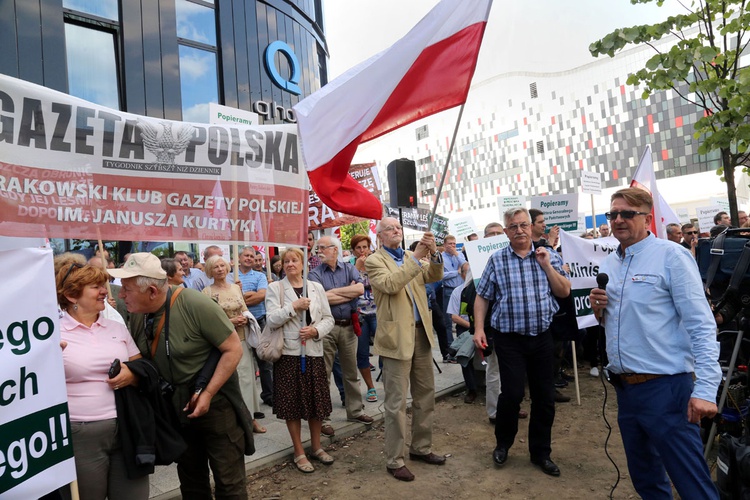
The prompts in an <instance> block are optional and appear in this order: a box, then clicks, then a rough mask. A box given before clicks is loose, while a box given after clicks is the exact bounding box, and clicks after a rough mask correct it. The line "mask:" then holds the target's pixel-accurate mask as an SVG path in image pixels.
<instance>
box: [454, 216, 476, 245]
mask: <svg viewBox="0 0 750 500" xmlns="http://www.w3.org/2000/svg"><path fill="white" fill-rule="evenodd" d="M448 226H449V228H450V234H452V235H453V236H455V237H456V240H457V241H459V242H461V241H463V240H465V239H466V237H467V236H469V235H470V234H477V227H476V224H474V217H472V216H471V215H467V216H466V217H459V218H457V219H451V220H450V221H448Z"/></svg>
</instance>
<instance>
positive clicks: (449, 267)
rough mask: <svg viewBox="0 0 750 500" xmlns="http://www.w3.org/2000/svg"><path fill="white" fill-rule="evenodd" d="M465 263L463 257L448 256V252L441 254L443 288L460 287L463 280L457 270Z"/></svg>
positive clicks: (459, 254) (460, 254) (458, 255)
mask: <svg viewBox="0 0 750 500" xmlns="http://www.w3.org/2000/svg"><path fill="white" fill-rule="evenodd" d="M464 262H466V259H465V258H464V255H463V254H462V253H458V254H456V255H450V254H449V253H448V252H443V286H444V287H447V288H456V287H457V286H461V285H462V284H463V282H464V279H463V278H462V277H461V273H459V270H460V269H461V264H463V263H464Z"/></svg>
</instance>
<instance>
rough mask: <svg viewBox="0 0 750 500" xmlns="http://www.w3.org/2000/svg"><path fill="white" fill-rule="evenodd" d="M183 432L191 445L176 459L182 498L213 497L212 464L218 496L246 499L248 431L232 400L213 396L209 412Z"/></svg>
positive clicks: (193, 421) (192, 421)
mask: <svg viewBox="0 0 750 500" xmlns="http://www.w3.org/2000/svg"><path fill="white" fill-rule="evenodd" d="M181 433H182V437H183V438H184V439H185V442H186V443H187V445H188V448H187V451H186V452H185V453H183V454H182V456H181V457H180V459H179V460H178V461H177V475H178V476H179V478H180V493H182V498H190V499H195V500H203V499H205V500H210V499H211V498H212V496H211V483H210V481H209V476H208V468H209V466H210V467H211V472H213V475H214V482H215V483H216V499H217V500H219V499H232V500H234V499H246V498H247V490H246V481H245V435H244V431H243V430H242V428H241V427H240V426H239V424H238V423H237V415H236V414H235V412H234V408H232V405H231V404H230V403H229V401H228V400H227V399H226V398H224V397H220V398H214V399H213V401H211V409H210V410H209V411H208V413H206V414H205V415H203V416H202V417H198V418H196V419H192V420H191V421H190V424H189V425H187V426H185V427H183V428H182V429H181Z"/></svg>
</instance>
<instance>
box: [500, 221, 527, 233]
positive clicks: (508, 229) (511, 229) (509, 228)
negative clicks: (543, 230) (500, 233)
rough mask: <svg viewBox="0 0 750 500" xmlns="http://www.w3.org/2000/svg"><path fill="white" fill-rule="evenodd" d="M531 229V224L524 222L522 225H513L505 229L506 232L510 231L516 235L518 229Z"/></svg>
mask: <svg viewBox="0 0 750 500" xmlns="http://www.w3.org/2000/svg"><path fill="white" fill-rule="evenodd" d="M530 227H531V224H529V223H528V222H522V223H520V224H511V225H510V226H508V227H506V228H505V231H510V232H512V233H515V232H516V231H518V229H519V228H520V229H523V230H524V231H525V230H527V229H528V228H530Z"/></svg>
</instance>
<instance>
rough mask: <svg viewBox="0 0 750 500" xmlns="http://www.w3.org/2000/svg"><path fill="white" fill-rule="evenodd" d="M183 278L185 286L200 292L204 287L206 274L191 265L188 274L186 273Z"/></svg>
mask: <svg viewBox="0 0 750 500" xmlns="http://www.w3.org/2000/svg"><path fill="white" fill-rule="evenodd" d="M183 279H184V280H185V285H186V287H185V288H192V289H194V290H198V291H199V292H200V291H201V290H203V288H205V280H207V279H208V278H207V277H206V274H205V273H204V272H203V271H201V270H200V269H198V268H197V267H191V268H190V274H186V275H185V276H184V277H183ZM201 285H203V286H201ZM199 287H200V288H199Z"/></svg>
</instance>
